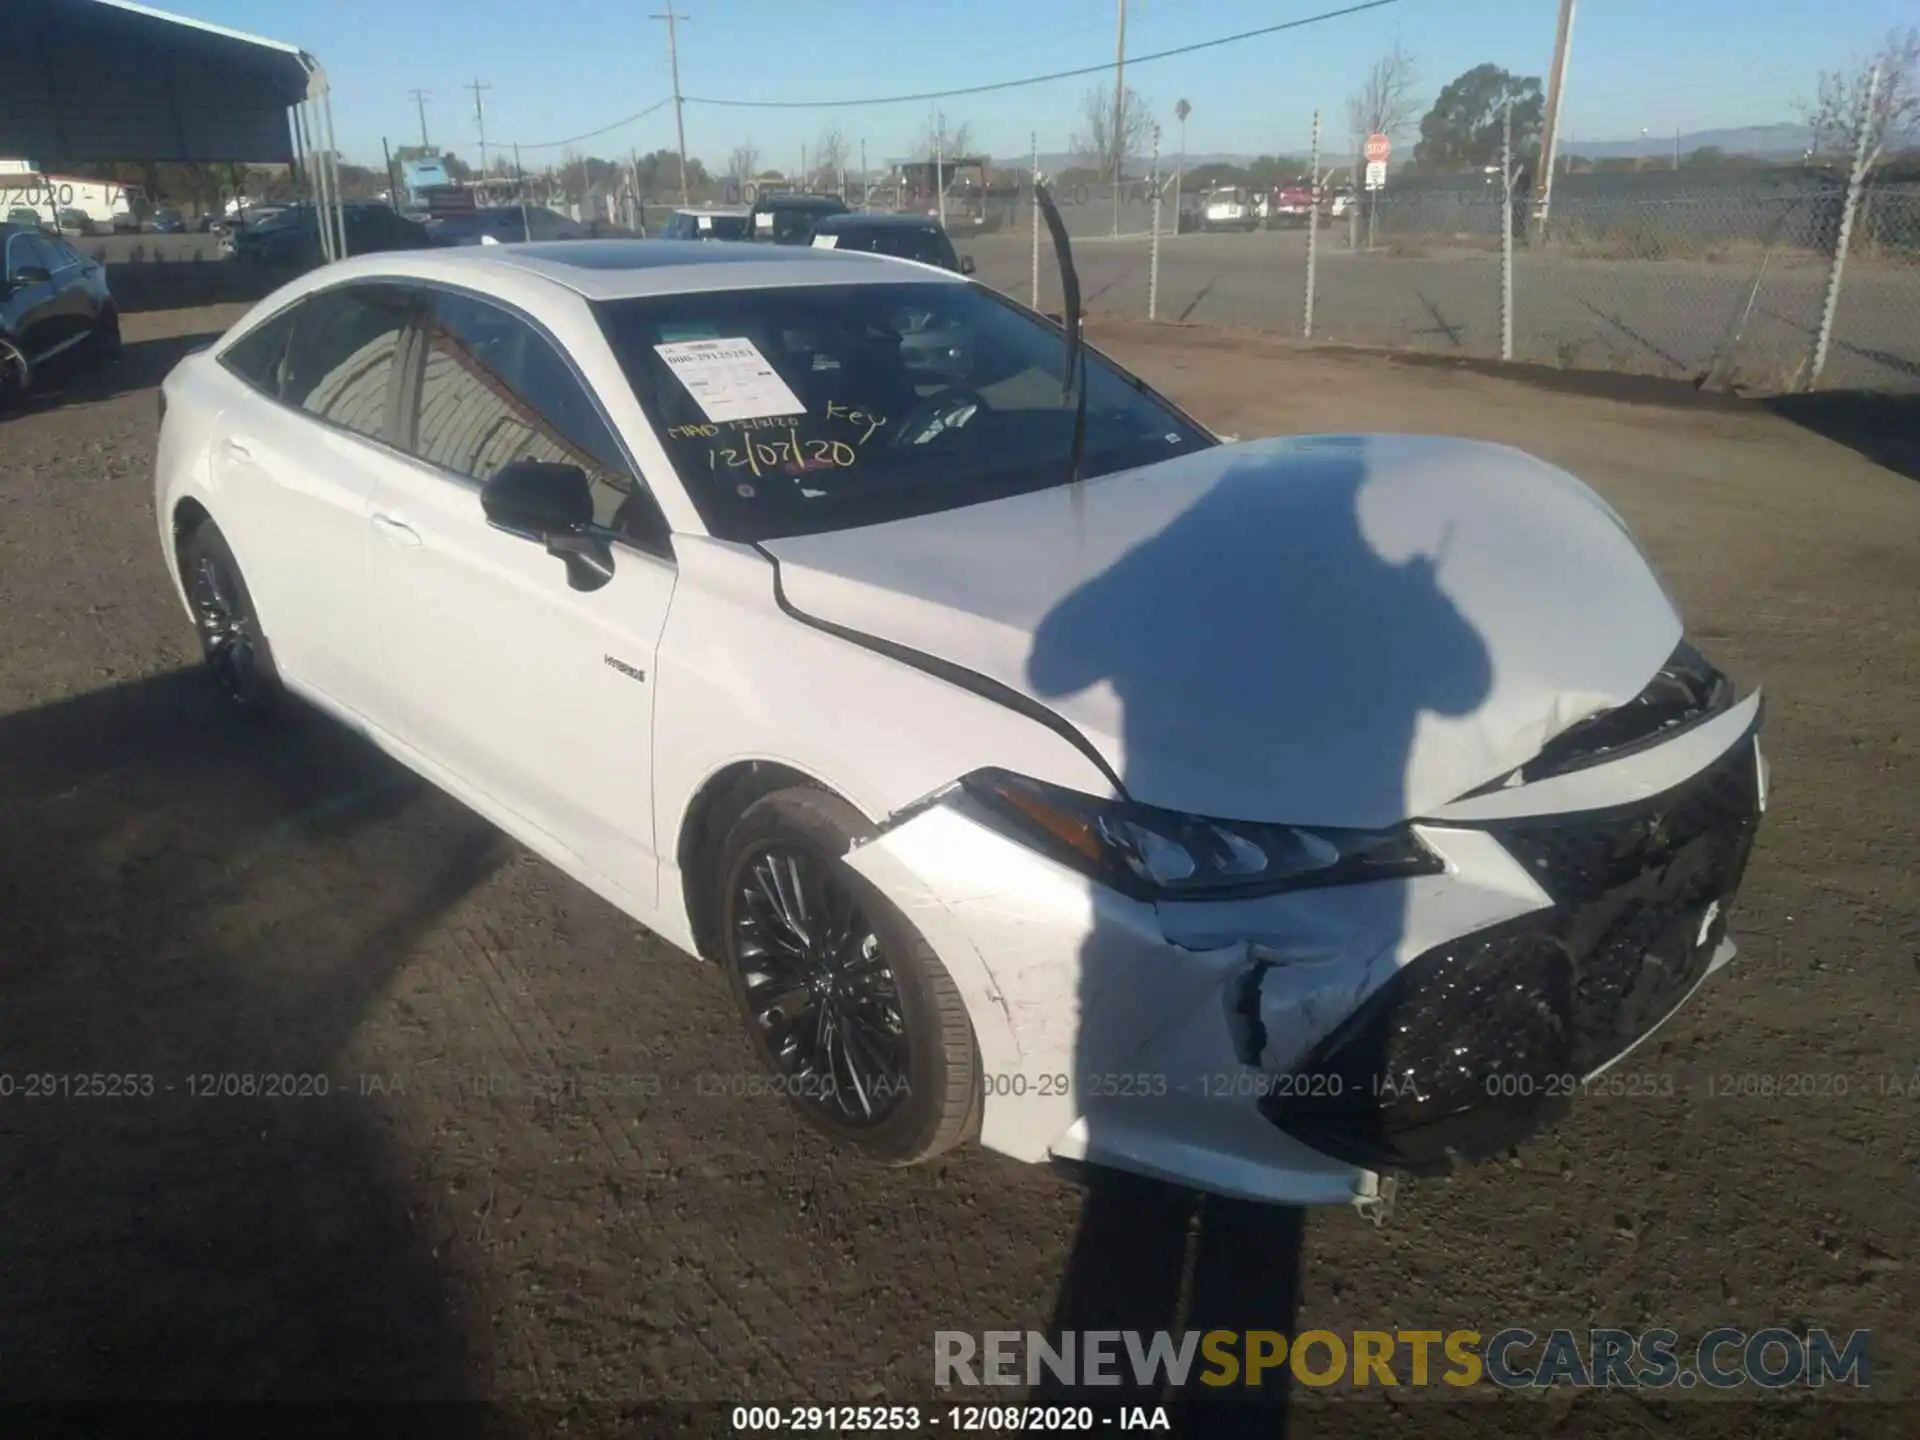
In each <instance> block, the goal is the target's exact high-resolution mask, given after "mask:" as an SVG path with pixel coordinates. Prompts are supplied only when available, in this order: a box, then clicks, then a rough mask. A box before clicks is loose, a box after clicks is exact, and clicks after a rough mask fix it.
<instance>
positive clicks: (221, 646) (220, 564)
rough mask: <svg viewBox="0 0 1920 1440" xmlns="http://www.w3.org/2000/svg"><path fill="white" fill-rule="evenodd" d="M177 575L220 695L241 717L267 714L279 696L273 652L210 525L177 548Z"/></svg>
mask: <svg viewBox="0 0 1920 1440" xmlns="http://www.w3.org/2000/svg"><path fill="white" fill-rule="evenodd" d="M180 572H181V574H180V578H181V581H182V582H183V584H184V586H185V588H186V592H187V601H188V604H189V605H190V606H191V607H192V610H193V623H194V629H195V630H196V631H197V632H198V634H199V636H200V652H201V654H202V655H203V656H204V657H205V659H206V662H207V670H208V673H209V674H211V675H212V676H213V683H214V685H215V686H216V688H218V690H219V691H220V694H221V695H222V696H223V697H224V698H225V699H226V701H227V702H228V704H230V705H231V706H232V707H233V708H234V709H236V710H238V711H240V712H241V713H243V714H246V715H250V716H257V715H264V714H266V713H267V712H269V711H271V710H273V709H274V708H275V705H276V703H277V701H278V699H279V696H280V677H279V673H278V671H277V670H276V669H275V668H274V663H273V651H272V648H271V647H270V646H269V645H268V644H267V637H266V634H265V633H264V632H263V631H262V630H261V628H260V617H259V615H258V614H257V613H256V612H255V610H254V608H253V597H252V595H250V594H249V593H248V591H247V584H246V581H245V580H243V579H242V578H241V576H240V567H239V565H238V564H237V563H236V562H235V560H234V558H233V552H232V551H231V550H230V549H228V548H227V543H226V537H225V536H223V535H222V534H221V533H220V531H219V530H218V529H217V528H216V527H215V526H214V525H213V523H212V522H211V521H207V522H204V523H203V524H201V525H200V527H199V528H198V529H196V530H195V531H194V532H193V533H192V534H191V535H190V536H188V537H187V539H186V541H185V543H184V544H182V546H181V550H180Z"/></svg>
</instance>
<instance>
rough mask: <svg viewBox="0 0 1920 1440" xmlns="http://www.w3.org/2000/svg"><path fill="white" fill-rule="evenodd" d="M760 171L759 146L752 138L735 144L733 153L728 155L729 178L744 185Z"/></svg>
mask: <svg viewBox="0 0 1920 1440" xmlns="http://www.w3.org/2000/svg"><path fill="white" fill-rule="evenodd" d="M759 173H760V150H759V147H758V146H756V145H755V144H754V143H753V142H752V141H751V140H747V141H743V142H742V143H741V144H738V145H736V146H734V147H733V153H732V154H730V155H728V156H727V178H728V179H729V180H731V181H733V182H734V183H735V184H737V185H744V184H746V183H747V181H749V180H751V179H753V177H754V176H755V175H757V174H759Z"/></svg>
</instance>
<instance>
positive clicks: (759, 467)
mask: <svg viewBox="0 0 1920 1440" xmlns="http://www.w3.org/2000/svg"><path fill="white" fill-rule="evenodd" d="M826 419H827V420H829V421H833V422H836V423H837V424H841V425H845V426H846V427H848V428H847V430H846V433H847V434H848V435H849V436H850V437H851V438H850V439H847V440H842V439H837V438H821V437H814V438H808V439H803V438H801V435H800V430H799V427H798V426H797V425H796V424H795V423H794V421H792V420H791V419H773V418H769V419H765V420H736V421H731V422H729V423H728V424H726V425H725V426H721V425H675V426H672V427H671V428H670V429H669V430H668V431H667V434H668V437H669V438H671V439H675V440H679V439H702V440H709V441H721V440H731V441H733V442H735V443H733V444H731V445H724V444H717V443H716V444H712V445H709V446H708V449H707V468H708V469H709V470H714V471H718V470H751V471H752V472H753V473H754V474H755V475H765V474H767V473H768V472H770V471H771V472H773V473H776V474H786V475H803V474H805V473H807V472H808V471H810V470H844V469H847V468H848V467H850V466H852V465H854V464H856V463H857V462H858V461H859V459H860V447H861V446H863V445H865V444H866V443H867V442H868V441H869V440H871V439H872V438H873V437H874V434H875V432H877V431H878V430H879V429H880V428H881V427H882V426H884V425H885V424H886V423H887V420H886V417H885V416H884V415H875V414H873V413H872V412H871V411H867V410H862V409H859V408H858V407H855V406H850V405H842V404H840V403H839V402H838V401H834V402H831V403H829V404H828V406H827V413H826ZM782 431H784V432H785V434H784V436H782V435H781V433H780V432H782Z"/></svg>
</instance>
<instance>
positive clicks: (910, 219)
mask: <svg viewBox="0 0 1920 1440" xmlns="http://www.w3.org/2000/svg"><path fill="white" fill-rule="evenodd" d="M869 227H870V228H872V229H875V230H938V229H939V228H940V222H939V221H938V220H936V219H934V217H933V216H931V215H905V214H898V213H896V212H894V211H891V210H885V211H880V212H878V213H875V212H872V211H866V210H856V211H850V212H848V213H847V214H845V215H829V216H827V218H826V219H824V220H822V221H821V222H820V223H819V225H818V226H816V227H815V229H816V231H817V232H818V233H819V234H822V235H838V234H839V233H840V232H841V231H843V230H860V229H864V228H869Z"/></svg>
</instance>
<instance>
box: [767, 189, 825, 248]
mask: <svg viewBox="0 0 1920 1440" xmlns="http://www.w3.org/2000/svg"><path fill="white" fill-rule="evenodd" d="M751 213H752V215H753V238H754V239H755V240H758V241H761V242H763V243H765V242H769V241H770V242H772V243H773V244H775V245H809V244H811V243H812V242H813V227H814V226H815V225H816V224H818V223H819V222H820V221H821V220H823V219H825V218H826V217H827V216H829V215H845V214H846V213H847V202H846V201H844V200H842V199H841V198H840V197H839V196H838V195H762V196H761V197H760V198H759V199H758V200H756V201H754V202H753V210H752V212H751Z"/></svg>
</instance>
